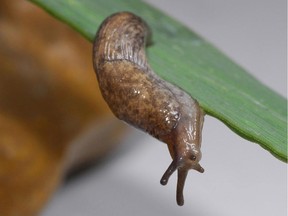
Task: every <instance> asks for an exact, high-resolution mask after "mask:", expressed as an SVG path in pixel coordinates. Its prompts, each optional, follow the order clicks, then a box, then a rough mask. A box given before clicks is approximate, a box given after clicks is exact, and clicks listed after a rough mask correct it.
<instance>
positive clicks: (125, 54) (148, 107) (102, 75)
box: [93, 12, 204, 205]
mask: <svg viewBox="0 0 288 216" xmlns="http://www.w3.org/2000/svg"><path fill="white" fill-rule="evenodd" d="M149 37H151V32H150V30H149V27H148V26H147V24H146V23H145V22H144V21H143V20H142V19H141V18H140V17H138V16H136V15H134V14H132V13H129V12H120V13H116V14H113V15H111V16H109V17H108V18H107V19H106V20H104V22H103V23H102V25H101V26H100V28H99V30H98V32H97V35H96V38H95V42H94V47H93V64H94V69H95V72H96V75H97V79H98V82H99V87H100V90H101V92H102V95H103V97H104V99H105V101H106V102H107V104H108V105H109V107H110V109H111V110H112V112H113V113H114V114H115V116H117V117H118V118H119V119H121V120H123V121H125V122H127V123H129V124H131V125H133V126H134V127H136V128H139V129H141V130H143V131H146V132H147V133H149V134H150V135H152V136H153V137H155V138H157V139H159V140H161V141H163V142H165V143H166V144H167V145H168V148H169V151H170V154H171V157H172V159H173V161H172V163H171V164H170V166H169V167H168V169H167V171H166V172H165V173H164V175H163V177H162V179H161V184H163V185H165V184H167V182H168V179H169V177H170V176H171V175H172V173H173V172H174V171H175V170H177V171H178V183H177V196H176V199H177V203H178V205H183V204H184V198H183V188H184V184H185V180H186V176H187V173H188V170H189V169H195V170H197V171H199V172H204V169H203V168H202V167H201V166H200V164H199V161H200V159H201V151H200V147H201V134H202V127H203V121H204V112H203V111H202V109H201V108H200V106H199V104H198V102H197V101H196V100H195V99H193V98H192V97H191V96H189V95H188V94H187V93H185V92H184V91H182V90H181V89H180V88H178V87H177V86H174V85H172V84H170V83H168V82H166V81H165V80H162V79H161V78H160V77H158V76H157V75H156V74H155V73H154V72H153V70H152V69H151V68H150V66H149V64H148V63H147V59H146V56H145V46H146V40H147V38H149Z"/></svg>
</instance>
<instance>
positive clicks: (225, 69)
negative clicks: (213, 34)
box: [32, 0, 287, 161]
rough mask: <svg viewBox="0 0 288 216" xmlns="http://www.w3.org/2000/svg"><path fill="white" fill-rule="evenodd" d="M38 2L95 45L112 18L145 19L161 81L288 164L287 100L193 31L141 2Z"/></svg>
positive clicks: (69, 0)
mask: <svg viewBox="0 0 288 216" xmlns="http://www.w3.org/2000/svg"><path fill="white" fill-rule="evenodd" d="M32 1H33V2H34V3H36V4H38V5H39V6H41V7H43V8H44V9H45V10H47V11H48V12H49V13H51V14H53V15H54V16H55V17H57V18H58V19H60V20H62V21H64V22H66V23H68V24H69V25H70V26H72V27H73V28H74V29H76V30H77V31H78V32H80V33H81V34H82V35H83V36H84V37H86V38H87V39H88V40H90V41H93V38H94V36H95V33H96V31H97V29H98V27H99V25H100V23H101V22H102V21H103V20H104V19H105V18H106V17H107V16H109V15H111V14H112V13H115V12H118V11H131V12H134V13H135V14H137V15H139V16H141V17H142V18H143V19H144V20H145V21H146V22H147V23H148V24H149V26H150V27H151V28H152V32H153V46H151V47H149V48H148V56H149V60H150V64H151V66H152V68H153V69H154V71H155V72H156V73H157V74H159V76H161V77H162V78H164V79H166V80H168V81H169V82H172V83H174V84H176V85H178V86H179V87H181V88H182V89H184V90H185V91H187V92H188V93H189V94H190V95H192V96H193V97H194V98H196V99H197V100H198V101H199V103H200V104H201V106H202V107H203V109H204V110H205V111H206V113H207V114H209V115H212V116H214V117H216V118H218V119H220V120H221V121H223V122H224V123H225V124H226V125H227V126H228V127H230V128H231V129H232V130H233V131H234V132H236V133H237V134H239V135H241V136H242V137H244V138H246V139H248V140H251V141H252V142H256V143H258V144H260V145H261V146H262V147H263V148H265V149H267V150H268V151H270V152H271V153H272V154H273V155H274V156H276V157H277V158H279V159H280V160H282V161H287V112H286V110H287V100H286V99H285V98H283V97H282V96H280V95H278V94H277V93H275V92H274V91H272V90H271V89H269V88H268V87H266V86H264V85H263V84H261V83H260V82H259V81H257V80H256V79H255V78H254V77H252V76H251V75H250V74H248V73H247V72H245V71H244V69H243V68H241V67H240V66H238V65H237V64H235V63H234V62H233V61H231V60H230V59H229V58H227V57H226V56H225V55H223V54H222V53H221V52H220V51H218V50H217V49H216V48H214V47H213V46H212V45H211V44H209V43H208V42H207V41H205V40H203V39H202V38H201V37H199V36H198V35H196V34H195V33H193V32H192V31H191V30H189V29H188V28H187V27H185V26H183V25H182V24H180V23H179V22H177V21H175V20H173V19H171V18H170V17H169V16H167V15H165V14H163V13H162V12H160V11H158V10H156V9H155V8H153V7H151V6H149V5H147V4H146V3H143V2H142V1H140V0H122V1H119V0H81V1H79V0H32ZM43 25H44V24H43ZM91 64H92V62H91Z"/></svg>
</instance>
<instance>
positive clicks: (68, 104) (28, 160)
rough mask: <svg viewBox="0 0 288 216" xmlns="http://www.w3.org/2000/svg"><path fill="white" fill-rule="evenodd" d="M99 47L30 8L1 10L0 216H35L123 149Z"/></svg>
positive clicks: (7, 5) (14, 4)
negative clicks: (106, 95) (84, 167)
mask: <svg viewBox="0 0 288 216" xmlns="http://www.w3.org/2000/svg"><path fill="white" fill-rule="evenodd" d="M91 58H92V57H91V44H90V43H89V42H87V41H86V40H85V39H83V38H82V37H81V36H80V35H78V34H77V33H76V32H75V31H73V30H71V29H70V28H69V27H67V26H66V25H64V24H62V23H60V22H58V21H57V20H55V19H54V18H53V17H51V16H50V15H48V14H47V13H46V12H44V11H42V10H41V9H39V8H37V7H36V6H34V5H32V3H30V2H26V1H9V0H4V1H3V0H2V1H1V7H0V215H5V216H10V215H34V214H36V213H37V212H38V211H39V210H40V209H41V208H42V206H43V205H44V204H45V202H46V200H47V199H48V198H49V197H50V195H51V193H52V192H53V191H54V190H55V188H56V187H57V186H58V185H59V183H60V182H61V179H62V177H63V176H64V175H65V174H66V173H67V172H68V171H70V170H71V169H72V168H73V167H75V166H78V165H80V164H83V163H88V162H89V161H93V160H95V159H97V158H99V157H101V156H103V155H105V154H106V152H107V151H108V150H109V149H110V148H111V147H112V146H114V144H116V143H117V142H118V140H119V138H120V135H121V134H122V132H123V128H124V127H123V125H122V123H119V121H118V120H116V119H115V118H114V117H111V116H112V115H111V113H110V111H108V109H107V106H106V104H105V103H104V101H103V99H102V97H101V95H100V92H99V90H98V86H97V80H96V77H95V74H94V71H93V68H92V60H91Z"/></svg>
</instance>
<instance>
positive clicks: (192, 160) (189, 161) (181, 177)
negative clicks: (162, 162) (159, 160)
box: [160, 152, 204, 206]
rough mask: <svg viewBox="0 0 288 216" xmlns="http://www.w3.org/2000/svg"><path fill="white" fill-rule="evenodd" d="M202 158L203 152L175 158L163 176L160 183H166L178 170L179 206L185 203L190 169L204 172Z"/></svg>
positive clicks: (177, 193) (177, 194) (177, 197)
mask: <svg viewBox="0 0 288 216" xmlns="http://www.w3.org/2000/svg"><path fill="white" fill-rule="evenodd" d="M200 159H201V152H198V153H197V154H193V155H191V154H186V155H183V156H180V157H176V158H174V160H173V161H172V163H171V164H170V166H169V167H168V169H167V170H166V172H165V173H164V175H163V176H162V178H161V181H160V183H161V184H162V185H166V184H167V183H168V180H169V178H170V176H171V175H172V174H173V173H174V172H175V171H176V170H177V173H178V180H177V192H176V200H177V204H178V205H179V206H183V205H184V196H183V189H184V185H185V181H186V177H187V174H188V171H189V170H190V169H194V170H197V171H198V172H200V173H203V172H204V169H203V168H202V167H201V165H200V164H199V161H200Z"/></svg>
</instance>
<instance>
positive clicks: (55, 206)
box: [42, 0, 287, 216]
mask: <svg viewBox="0 0 288 216" xmlns="http://www.w3.org/2000/svg"><path fill="white" fill-rule="evenodd" d="M146 2H149V3H151V4H153V5H154V6H156V7H158V8H160V9H161V10H163V11H165V12H166V13H168V14H170V15H171V16H173V17H175V18H176V19H178V20H179V21H181V22H183V23H184V24H186V25H187V26H189V27H190V28H191V29H193V30H194V31H196V32H197V33H198V34H200V35H202V36H203V37H204V38H206V39H207V40H208V41H210V42H212V43H213V44H214V45H215V46H217V47H218V48H220V49H221V50H222V51H223V52H224V53H226V54H227V55H228V56H229V57H231V58H232V59H233V60H235V61H236V62H237V63H239V64H240V65H241V66H243V67H244V68H246V69H247V70H248V71H249V72H250V73H252V74H253V75H254V76H255V77H257V78H258V79H259V80H261V81H262V82H263V83H265V84H266V85H268V86H270V87H271V88H272V89H274V90H275V91H277V92H278V93H280V94H281V95H283V96H285V97H287V95H286V84H287V75H286V37H287V35H286V27H287V22H286V11H287V7H286V1H285V0H273V1H271V0H241V1H240V0H238V1H236V0H229V1H228V0H190V1H189V0H146ZM155 45H156V42H155ZM202 153H203V159H202V161H201V165H202V166H203V167H204V168H205V173H203V174H200V173H198V172H194V171H191V172H190V173H189V176H188V179H187V181H186V186H185V190H184V196H185V205H184V206H183V207H178V206H177V205H176V201H175V187H176V176H175V175H173V176H172V178H171V180H170V182H169V183H168V185H167V186H165V187H163V186H161V185H160V183H159V181H160V178H161V176H162V174H163V172H164V171H165V170H166V168H167V166H168V165H169V164H170V162H171V159H170V156H169V154H168V150H167V147H166V145H165V144H162V143H160V142H158V141H157V140H155V139H153V138H151V137H149V136H147V135H145V134H143V133H141V132H139V131H136V130H133V131H132V132H131V134H130V135H129V137H127V139H126V140H124V141H123V144H122V145H121V146H119V147H118V149H115V151H114V152H113V153H111V155H110V157H109V158H107V159H106V160H105V161H104V162H103V163H101V164H100V165H98V166H95V167H93V168H91V169H90V170H88V171H86V172H84V173H82V174H81V175H79V176H77V177H75V178H73V179H71V180H69V181H68V182H67V183H65V184H64V185H63V186H62V187H61V188H60V189H59V190H58V192H57V193H56V194H55V196H54V197H53V199H52V200H51V202H50V203H49V204H48V206H47V207H46V209H45V211H44V213H43V214H42V215H43V216H63V215H69V216H94V215H97V216H102V215H103V216H104V215H105V216H108V215H109V216H110V215H118V216H121V215H123V216H124V215H125V216H127V215H128V216H134V215H137V216H148V215H149V216H150V215H165V216H172V215H177V216H184V215H189V216H190V215H191V216H242V215H245V216H258V215H259V216H260V215H261V216H272V215H273V216H274V215H275V216H285V215H286V208H287V204H286V202H287V197H286V195H287V170H286V168H287V166H286V164H285V163H283V162H281V161H279V160H277V159H275V158H274V157H273V156H272V155H271V154H270V153H268V152H267V151H265V150H263V149H262V148H261V147H259V146H258V145H257V144H253V143H250V142H248V141H246V140H244V139H242V138H241V137H239V136H237V135H236V134H234V133H233V132H232V131H231V130H230V129H228V128H227V127H226V126H225V125H223V124H222V123H221V122H219V121H218V120H216V119H214V118H212V117H209V116H206V117H205V124H204V131H203V142H202Z"/></svg>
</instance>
